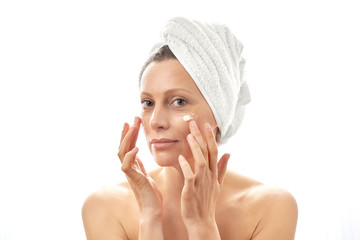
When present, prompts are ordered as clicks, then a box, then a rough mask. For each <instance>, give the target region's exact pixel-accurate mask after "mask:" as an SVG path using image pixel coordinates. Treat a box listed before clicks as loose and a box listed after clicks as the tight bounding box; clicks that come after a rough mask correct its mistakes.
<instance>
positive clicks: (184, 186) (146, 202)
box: [82, 59, 297, 240]
mask: <svg viewBox="0 0 360 240" xmlns="http://www.w3.org/2000/svg"><path fill="white" fill-rule="evenodd" d="M140 98H141V103H142V107H143V110H142V114H141V118H140V117H136V118H135V120H134V123H133V125H132V126H131V127H130V125H129V124H127V123H125V124H124V128H123V131H122V136H121V143H120V147H119V153H118V156H119V159H120V161H121V163H122V167H121V169H122V171H123V172H124V173H125V174H126V177H127V182H123V183H120V184H118V185H115V186H107V187H104V188H102V189H100V190H98V191H96V192H94V193H93V194H91V195H90V196H89V197H88V198H87V199H86V201H85V203H84V206H83V210H82V215H83V222H84V227H85V232H86V236H87V239H88V240H98V239H107V240H120V239H131V240H132V239H141V240H144V239H153V240H157V239H159V240H162V239H171V240H177V239H181V240H186V239H194V240H195V239H199V240H200V239H209V240H211V239H223V240H224V239H229V240H232V239H237V240H239V239H256V240H260V239H279V240H282V239H284V240H285V239H286V240H287V239H294V235H295V229H296V222H297V204H296V201H295V199H294V198H293V196H292V195H291V194H290V193H288V192H287V191H285V190H283V189H280V188H277V187H270V186H267V185H264V184H262V183H260V182H258V181H256V180H253V179H250V178H247V177H245V176H243V175H240V174H237V173H235V172H232V171H229V170H226V167H227V163H228V161H229V158H230V154H224V155H223V156H221V157H220V158H218V144H217V142H216V140H215V133H216V129H217V125H216V121H215V119H214V117H213V115H212V112H211V110H210V108H209V106H208V104H207V102H206V101H205V99H204V98H203V96H202V94H201V92H200V91H199V89H198V88H197V86H196V84H195V83H194V81H193V80H192V78H191V76H190V75H189V74H188V73H187V72H186V70H185V69H184V68H183V66H182V65H181V64H180V63H179V62H178V61H177V60H174V59H171V60H165V61H162V62H153V63H151V64H150V65H149V66H148V67H147V68H146V70H145V71H144V73H143V76H142V79H141V97H140ZM189 113H194V114H196V115H197V116H200V117H198V118H196V119H195V120H192V121H190V122H185V121H183V119H182V118H183V116H184V115H186V114H189ZM141 127H143V129H144V133H145V136H146V139H147V143H148V146H149V149H150V151H151V153H152V155H153V157H154V160H155V161H156V163H157V164H158V165H159V166H160V168H158V169H155V170H153V171H151V172H149V173H147V172H146V170H145V168H144V165H143V163H142V161H141V160H140V158H139V157H138V156H137V153H138V148H137V147H136V142H137V138H138V133H139V130H140V128H141ZM154 139H155V140H156V139H157V140H158V139H168V140H169V141H171V142H172V143H173V144H171V145H169V146H168V147H165V148H159V147H156V144H154V143H153V141H154ZM218 159H219V160H218ZM230 161H241V159H231V160H230Z"/></svg>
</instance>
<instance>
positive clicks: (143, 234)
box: [139, 216, 164, 240]
mask: <svg viewBox="0 0 360 240" xmlns="http://www.w3.org/2000/svg"><path fill="white" fill-rule="evenodd" d="M150 239H151V240H163V239H164V234H163V228H162V222H161V217H154V216H148V217H145V216H142V217H141V218H140V225H139V240H150Z"/></svg>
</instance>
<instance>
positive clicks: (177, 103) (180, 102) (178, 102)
mask: <svg viewBox="0 0 360 240" xmlns="http://www.w3.org/2000/svg"><path fill="white" fill-rule="evenodd" d="M185 104H186V100H185V99H182V98H177V99H175V100H174V101H173V102H172V103H171V105H174V106H175V107H181V106H184V105H185Z"/></svg>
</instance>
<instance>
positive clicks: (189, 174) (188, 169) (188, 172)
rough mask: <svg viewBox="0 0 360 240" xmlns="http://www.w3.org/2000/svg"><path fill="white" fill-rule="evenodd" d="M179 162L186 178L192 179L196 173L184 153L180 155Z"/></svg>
mask: <svg viewBox="0 0 360 240" xmlns="http://www.w3.org/2000/svg"><path fill="white" fill-rule="evenodd" d="M178 160H179V164H180V168H181V171H182V173H183V175H184V178H185V180H190V179H192V178H193V176H194V173H193V172H192V170H191V167H190V164H189V163H188V162H187V161H186V159H185V157H184V156H183V155H179V158H178Z"/></svg>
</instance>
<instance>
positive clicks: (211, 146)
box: [204, 123, 218, 173]
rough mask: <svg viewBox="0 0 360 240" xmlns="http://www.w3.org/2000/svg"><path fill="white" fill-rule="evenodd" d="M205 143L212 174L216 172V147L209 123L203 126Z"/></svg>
mask: <svg viewBox="0 0 360 240" xmlns="http://www.w3.org/2000/svg"><path fill="white" fill-rule="evenodd" d="M204 131H205V137H206V143H207V146H208V151H209V163H210V164H209V168H210V170H211V171H213V172H215V173H216V172H217V171H216V168H217V166H216V165H217V157H218V146H217V143H216V139H215V135H214V133H213V131H212V129H211V127H210V124H209V123H205V125H204Z"/></svg>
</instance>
